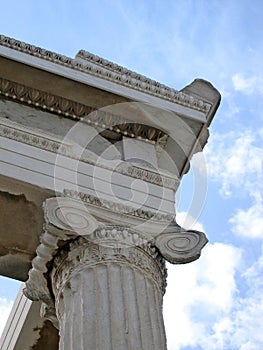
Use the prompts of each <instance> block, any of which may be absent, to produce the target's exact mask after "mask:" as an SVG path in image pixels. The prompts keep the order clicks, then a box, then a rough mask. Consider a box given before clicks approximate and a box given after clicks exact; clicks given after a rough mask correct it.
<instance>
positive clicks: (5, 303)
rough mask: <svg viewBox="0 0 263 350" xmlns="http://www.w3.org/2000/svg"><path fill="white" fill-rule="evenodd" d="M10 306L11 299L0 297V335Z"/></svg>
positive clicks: (11, 303)
mask: <svg viewBox="0 0 263 350" xmlns="http://www.w3.org/2000/svg"><path fill="white" fill-rule="evenodd" d="M12 306H13V301H10V300H7V299H6V298H1V297H0V336H1V334H2V332H3V329H4V327H5V324H6V321H7V319H8V316H9V314H10V311H11V308H12Z"/></svg>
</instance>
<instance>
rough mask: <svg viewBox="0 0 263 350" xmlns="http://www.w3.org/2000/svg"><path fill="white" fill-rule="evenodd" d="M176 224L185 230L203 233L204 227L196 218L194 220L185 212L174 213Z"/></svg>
mask: <svg viewBox="0 0 263 350" xmlns="http://www.w3.org/2000/svg"><path fill="white" fill-rule="evenodd" d="M176 222H177V223H178V225H180V226H182V227H183V228H185V229H187V230H197V231H201V232H205V229H204V226H203V225H202V224H201V223H200V222H198V221H197V218H194V217H193V216H191V215H190V214H189V213H187V212H185V211H181V212H177V213H176Z"/></svg>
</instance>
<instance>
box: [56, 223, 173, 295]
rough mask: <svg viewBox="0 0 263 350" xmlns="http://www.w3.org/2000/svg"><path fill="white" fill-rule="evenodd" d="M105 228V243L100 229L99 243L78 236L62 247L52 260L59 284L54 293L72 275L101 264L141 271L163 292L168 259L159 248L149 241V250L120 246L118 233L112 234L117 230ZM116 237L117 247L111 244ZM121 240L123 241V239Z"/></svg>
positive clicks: (96, 234) (134, 246)
mask: <svg viewBox="0 0 263 350" xmlns="http://www.w3.org/2000/svg"><path fill="white" fill-rule="evenodd" d="M103 230H104V232H107V233H108V236H107V237H106V236H104V237H103V239H104V243H103V244H100V236H101V235H104V232H103V233H102V234H101V230H97V231H96V232H95V233H94V235H95V236H96V241H97V243H94V241H93V238H92V237H87V238H86V237H78V238H77V239H75V240H74V241H71V242H69V243H68V245H67V247H64V248H63V249H62V250H60V252H59V253H58V254H57V256H56V257H55V259H54V262H53V269H52V281H53V285H55V286H56V287H55V289H56V291H53V292H55V293H56V292H57V293H58V294H59V292H60V291H61V289H63V286H64V285H65V284H66V283H67V282H68V281H69V280H70V278H71V275H72V274H76V273H79V272H81V271H82V270H85V269H88V268H94V267H96V266H98V265H100V264H103V265H107V264H117V265H121V266H124V267H128V268H132V269H134V268H135V269H138V270H140V271H141V272H142V273H143V274H144V275H147V276H148V278H150V279H151V280H153V282H154V283H155V284H156V288H158V289H160V290H161V291H162V293H163V294H164V293H165V287H166V274H167V273H166V268H165V262H164V260H163V258H162V257H161V256H160V254H159V253H158V251H157V250H156V248H154V247H153V246H152V245H150V243H147V245H148V248H147V250H146V249H142V246H137V245H131V246H126V247H124V246H123V245H121V246H120V247H117V246H116V244H117V242H118V241H119V239H118V238H117V237H116V236H115V237H114V239H113V237H112V235H111V233H113V235H114V233H115V232H114V231H117V230H116V229H115V228H110V227H108V228H107V229H106V230H105V229H103ZM122 230H123V228H122ZM124 231H125V230H124ZM120 237H121V235H120ZM120 237H119V238H120ZM107 238H108V240H109V244H108V245H106V244H105V242H106V240H107ZM113 240H114V241H115V243H114V246H111V244H112V242H113ZM119 243H121V239H120V241H119ZM58 298H59V295H57V296H56V299H57V300H58Z"/></svg>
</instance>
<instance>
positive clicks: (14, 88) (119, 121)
mask: <svg viewBox="0 0 263 350" xmlns="http://www.w3.org/2000/svg"><path fill="white" fill-rule="evenodd" d="M0 95H3V96H5V97H8V98H10V99H12V100H14V101H18V102H20V103H23V104H27V105H30V106H35V107H37V108H41V109H42V110H45V111H49V112H51V113H55V114H58V115H64V116H65V117H69V118H73V119H76V120H82V121H83V122H86V123H88V124H89V125H92V126H94V127H96V128H100V129H103V130H107V129H108V130H112V131H114V132H116V133H118V134H121V135H125V136H129V137H132V138H138V139H140V140H145V141H148V142H150V143H153V144H158V145H160V146H164V145H165V142H166V140H167V137H168V136H167V135H166V134H165V133H164V132H163V131H161V130H159V129H157V128H154V127H152V126H148V125H142V124H138V123H134V122H132V121H131V120H129V119H126V118H125V117H123V116H120V115H116V114H112V113H109V112H107V111H104V110H100V109H98V110H97V109H94V108H93V107H90V106H87V105H84V104H81V103H78V102H76V101H72V100H68V99H66V98H64V97H61V96H56V95H52V94H50V93H47V92H44V91H41V90H38V89H34V88H31V87H28V86H25V85H22V84H19V83H16V82H13V81H10V80H7V79H3V78H1V77H0Z"/></svg>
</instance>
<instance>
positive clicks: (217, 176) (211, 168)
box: [205, 130, 263, 196]
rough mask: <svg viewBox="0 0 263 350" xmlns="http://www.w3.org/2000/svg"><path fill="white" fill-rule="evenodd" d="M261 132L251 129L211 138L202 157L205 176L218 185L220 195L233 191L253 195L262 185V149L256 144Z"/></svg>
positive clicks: (216, 135) (229, 193)
mask: <svg viewBox="0 0 263 350" xmlns="http://www.w3.org/2000/svg"><path fill="white" fill-rule="evenodd" d="M259 138H261V132H260V131H259V132H258V133H257V132H256V131H254V132H252V131H251V130H244V131H240V132H238V131H236V132H229V133H227V134H224V135H220V134H214V135H212V136H211V141H210V142H209V144H208V146H207V148H206V150H205V154H206V161H207V169H208V174H209V175H210V176H211V177H212V179H214V180H216V181H218V182H220V183H221V184H222V188H221V191H222V194H223V195H225V196H229V195H231V194H232V192H233V191H235V190H238V191H240V190H242V191H243V192H244V191H246V192H247V193H246V194H249V195H251V196H253V195H254V194H253V192H255V189H256V188H257V187H258V188H260V187H261V186H262V184H263V172H262V169H263V167H262V162H263V149H262V148H261V147H259V146H258V145H257V140H258V139H259Z"/></svg>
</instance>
